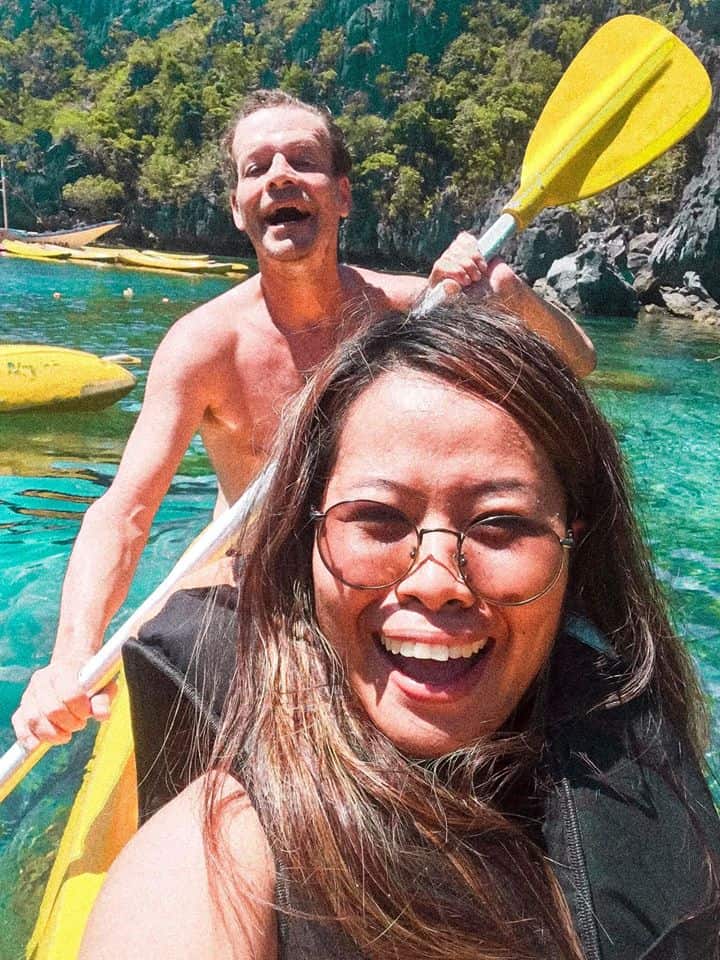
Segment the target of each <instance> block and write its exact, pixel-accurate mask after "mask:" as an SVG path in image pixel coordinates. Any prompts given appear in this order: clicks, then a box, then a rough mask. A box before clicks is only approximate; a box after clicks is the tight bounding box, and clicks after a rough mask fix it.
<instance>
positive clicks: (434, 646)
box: [380, 634, 485, 660]
mask: <svg viewBox="0 0 720 960" xmlns="http://www.w3.org/2000/svg"><path fill="white" fill-rule="evenodd" d="M380 643H381V644H382V645H383V647H385V649H386V650H387V651H388V653H395V654H400V656H401V657H414V658H415V659H416V660H459V659H460V658H461V657H474V656H475V654H476V653H478V652H479V651H480V650H482V648H483V647H484V646H485V641H484V640H479V641H477V642H476V643H466V644H461V645H457V646H452V647H449V646H445V645H444V644H442V643H420V642H418V641H414V640H391V639H390V638H389V637H384V636H383V635H382V634H380Z"/></svg>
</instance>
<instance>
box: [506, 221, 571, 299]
mask: <svg viewBox="0 0 720 960" xmlns="http://www.w3.org/2000/svg"><path fill="white" fill-rule="evenodd" d="M577 245H578V226H577V219H576V217H575V216H574V214H572V213H571V212H570V211H569V210H554V211H552V212H550V211H545V212H544V213H542V214H541V215H540V216H539V217H538V218H537V220H536V222H535V224H534V225H533V226H531V227H528V229H527V230H524V231H523V232H522V233H521V234H520V237H519V239H518V242H517V249H516V251H515V254H514V256H513V266H514V267H515V268H516V270H517V271H518V272H520V273H522V274H523V275H524V276H525V277H526V278H527V282H528V283H529V284H533V283H535V281H536V280H538V279H540V278H541V277H544V276H545V274H546V273H547V271H548V270H549V269H550V267H551V266H552V264H553V263H554V261H555V260H558V259H559V258H561V257H564V256H565V255H566V254H568V253H572V251H573V250H575V249H577Z"/></svg>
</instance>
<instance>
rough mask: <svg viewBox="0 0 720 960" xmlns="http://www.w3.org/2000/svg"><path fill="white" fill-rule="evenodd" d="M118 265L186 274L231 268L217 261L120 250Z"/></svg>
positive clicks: (224, 270) (222, 271)
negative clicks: (176, 271)
mask: <svg viewBox="0 0 720 960" xmlns="http://www.w3.org/2000/svg"><path fill="white" fill-rule="evenodd" d="M118 263H121V264H124V265H125V266H128V267H140V268H142V269H143V270H179V271H181V272H182V271H185V272H187V273H227V272H228V271H229V270H230V267H231V266H232V265H231V264H229V263H222V262H220V261H218V260H210V259H203V258H201V257H192V256H189V255H188V256H185V255H182V256H175V255H174V254H170V253H141V252H140V250H121V251H120V253H119V256H118Z"/></svg>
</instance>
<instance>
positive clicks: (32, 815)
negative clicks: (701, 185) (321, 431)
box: [0, 258, 720, 960]
mask: <svg viewBox="0 0 720 960" xmlns="http://www.w3.org/2000/svg"><path fill="white" fill-rule="evenodd" d="M227 285H228V284H227V281H224V280H221V279H195V278H189V277H173V276H168V275H165V274H152V273H143V272H139V271H130V270H120V269H116V268H110V267H97V266H77V265H73V264H68V263H63V264H46V265H45V264H42V263H32V262H30V261H19V260H13V259H10V258H0V342H7V341H18V342H20V341H34V342H46V343H52V344H56V345H60V346H73V347H80V348H82V349H87V350H91V351H93V352H96V353H99V354H109V353H118V352H127V353H132V354H135V355H136V356H139V357H140V358H141V359H142V360H143V367H142V368H141V369H140V370H139V373H138V375H139V384H138V386H137V387H136V389H135V390H134V391H133V392H132V393H130V394H129V395H128V396H127V397H126V398H124V399H123V400H122V401H120V403H119V404H117V405H115V406H114V407H112V408H110V409H109V410H106V411H102V412H99V413H92V414H75V415H69V414H65V415H62V416H60V415H53V416H47V415H43V416H29V415H22V416H20V415H17V416H14V417H8V416H4V417H2V418H0V749H5V748H6V747H7V746H9V745H10V743H11V742H12V738H11V735H10V733H9V720H10V715H11V714H12V711H13V710H14V708H15V706H16V704H17V701H18V700H19V697H20V693H21V691H22V688H23V685H24V684H25V682H26V681H27V679H28V676H29V674H30V673H31V671H32V670H33V669H34V668H35V667H37V666H39V665H41V664H43V663H44V662H45V661H46V659H47V657H48V655H49V652H50V649H51V646H52V641H53V635H54V630H55V625H56V622H57V611H58V604H59V597H60V587H61V581H62V576H63V573H64V569H65V565H66V562H67V557H68V555H69V552H70V549H71V547H72V542H73V539H74V537H75V535H76V533H77V530H78V526H79V521H80V518H81V515H82V512H83V510H84V509H85V507H86V505H87V504H88V503H89V502H91V501H92V500H93V499H95V498H96V497H97V496H99V495H100V494H101V493H102V492H103V490H104V489H105V488H106V487H107V486H108V484H109V483H110V482H111V481H112V478H113V476H114V473H115V470H116V467H117V463H118V460H119V458H120V455H121V453H122V448H123V443H124V441H125V439H126V437H127V434H128V432H129V430H130V428H131V426H132V423H133V422H134V419H135V417H136V415H137V411H138V409H139V406H140V401H141V399H142V388H143V384H144V379H145V375H146V373H147V367H148V364H149V361H150V358H151V357H152V354H153V351H154V349H155V347H156V346H157V343H158V342H159V340H160V339H161V337H162V336H163V334H164V333H165V331H166V330H167V329H168V327H169V326H170V324H171V323H172V322H173V321H174V320H175V319H176V318H177V317H179V316H181V315H182V314H183V313H185V312H187V311H188V310H189V309H191V308H192V307H193V306H195V305H196V304H198V303H200V302H202V301H204V300H207V299H209V298H211V297H213V296H215V295H217V294H218V293H220V292H222V291H223V290H225V289H227ZM128 286H130V287H132V288H133V291H134V296H133V298H132V299H125V298H124V297H123V296H122V291H123V290H124V289H125V288H127V287H128ZM55 291H57V292H59V293H60V294H61V297H60V299H53V297H52V294H53V292H55ZM163 298H167V302H165V303H164V302H163ZM587 327H588V329H589V332H590V334H591V336H592V337H593V339H594V340H595V342H596V345H597V347H598V354H599V358H600V370H599V375H598V376H597V377H596V378H595V385H594V386H593V391H594V393H595V395H596V397H597V399H598V401H599V402H600V404H601V405H602V407H603V408H604V409H605V411H606V413H607V414H608V415H609V417H610V418H611V420H612V421H613V423H614V424H615V425H616V427H617V429H618V431H619V434H620V437H621V440H622V443H623V446H624V448H625V450H626V452H627V454H628V456H629V458H630V461H631V463H632V468H633V473H634V476H635V478H636V486H637V491H638V498H639V505H640V510H641V513H642V516H643V518H644V521H645V525H646V528H647V531H648V536H649V539H650V542H651V543H652V546H653V550H654V556H655V561H656V564H657V569H658V573H659V575H660V577H661V578H662V580H663V582H664V583H665V584H666V586H667V588H668V590H669V591H670V593H671V595H672V598H673V602H674V609H675V612H676V616H677V620H678V624H679V628H680V630H681V632H682V633H683V635H685V636H686V637H687V638H688V642H689V643H690V645H691V648H692V651H693V653H694V655H695V657H696V659H697V661H698V663H699V665H700V669H701V671H702V675H703V679H704V682H705V686H706V689H707V690H708V692H709V694H710V696H711V697H712V698H713V699H714V700H715V701H717V702H720V652H719V650H718V639H720V486H719V485H718V483H717V461H718V442H717V429H718V424H720V387H719V385H718V378H719V376H720V330H719V331H715V332H713V331H712V330H710V329H705V330H700V329H694V328H688V327H687V326H686V325H685V324H680V323H670V322H664V323H660V322H659V321H655V322H646V323H642V324H637V323H634V322H633V323H631V322H627V321H618V320H594V321H592V322H588V323H587ZM713 358H716V359H713ZM213 497H214V482H213V479H212V475H211V473H210V469H209V465H208V462H207V460H206V458H205V455H204V453H203V451H202V448H201V447H200V445H199V443H197V442H194V443H193V445H192V447H191V449H190V450H189V452H188V454H187V456H186V457H185V459H184V460H183V463H182V465H181V468H180V471H179V473H178V476H177V477H176V479H175V481H174V482H173V485H172V487H171V489H170V491H169V493H168V496H167V497H166V499H165V502H164V504H163V506H162V509H161V511H160V513H159V515H158V517H157V520H156V523H155V525H154V527H153V534H152V537H151V540H150V543H149V545H148V548H147V550H146V552H145V555H144V557H143V560H142V562H141V565H140V568H139V570H138V574H137V576H136V578H135V582H134V584H133V587H132V590H131V593H130V596H129V598H128V602H127V603H126V605H125V607H124V608H123V611H121V613H120V614H119V616H118V618H116V621H115V623H116V625H117V624H118V623H119V622H121V620H122V617H123V615H126V614H127V613H129V612H130V610H132V609H133V608H134V607H135V606H137V604H138V603H139V602H140V601H141V600H142V599H143V598H144V597H145V596H146V595H147V593H148V592H149V591H150V590H151V589H152V588H153V587H154V586H155V585H156V584H157V583H159V582H160V581H161V580H162V579H163V577H164V576H165V574H166V573H167V572H168V571H169V569H170V567H171V566H172V564H173V562H174V561H175V559H176V558H177V557H178V556H179V554H180V553H181V552H182V550H183V548H184V546H185V545H187V543H188V541H189V540H190V539H191V538H192V537H193V536H194V535H195V533H197V532H198V531H199V530H200V529H201V528H202V527H203V526H204V524H205V523H206V522H207V520H208V517H209V513H210V510H211V506H212V502H213ZM713 736H714V740H713V748H712V751H711V761H712V762H713V763H714V762H716V761H717V758H718V757H719V756H720V728H719V727H718V721H717V718H716V721H715V729H714V734H713ZM91 737H92V731H87V732H86V733H85V734H83V735H82V736H81V737H77V738H75V740H74V741H73V743H72V744H71V745H70V747H64V748H60V749H57V750H54V751H52V752H51V754H49V755H48V756H47V757H46V758H45V759H44V760H43V761H42V763H41V764H40V765H39V766H38V768H36V770H35V771H34V772H33V773H32V774H31V775H30V777H28V779H27V780H26V781H25V782H24V783H23V784H21V786H20V787H19V788H18V789H17V790H16V791H15V792H14V793H13V794H12V795H11V796H10V797H9V798H8V799H7V800H6V801H5V803H4V804H3V806H2V808H0V831H1V832H0V918H1V919H0V958H2V960H6V958H7V960H15V958H19V957H21V956H22V951H23V944H24V942H25V940H26V938H27V935H28V932H29V930H30V929H31V926H32V919H33V916H34V914H35V911H36V910H37V905H38V900H39V896H40V893H41V891H42V885H43V880H44V877H45V875H46V871H47V867H48V864H49V861H50V856H51V853H52V850H53V848H54V846H55V844H56V843H57V839H58V837H59V835H60V832H61V830H62V825H63V818H64V815H65V813H66V811H67V808H68V805H69V803H70V800H71V797H72V795H73V793H74V791H75V789H76V788H77V784H78V781H79V777H80V775H81V772H82V769H83V766H84V763H85V759H86V757H87V753H88V750H89V748H90V745H91V744H90V742H91Z"/></svg>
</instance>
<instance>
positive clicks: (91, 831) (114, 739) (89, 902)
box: [25, 675, 138, 960]
mask: <svg viewBox="0 0 720 960" xmlns="http://www.w3.org/2000/svg"><path fill="white" fill-rule="evenodd" d="M137 824H138V810H137V783H136V779H135V762H134V754H133V742H132V732H131V727H130V707H129V701H128V695H127V687H126V686H125V683H124V679H123V677H122V675H121V676H120V683H119V686H118V694H117V697H116V699H115V702H114V703H113V710H112V714H111V716H110V719H109V720H107V721H106V722H105V723H104V724H103V725H102V727H101V728H100V732H99V733H98V737H97V740H96V742H95V749H94V751H93V755H92V758H91V760H90V762H89V763H88V765H87V767H86V770H85V777H84V779H83V782H82V785H81V787H80V789H79V791H78V793H77V796H76V798H75V802H74V804H73V807H72V810H71V811H70V817H69V819H68V822H67V826H66V827H65V832H64V834H63V837H62V840H61V842H60V847H59V848H58V853H57V856H56V858H55V863H54V864H53V868H52V871H51V873H50V879H49V880H48V883H47V886H46V888H45V895H44V897H43V900H42V904H41V906H40V911H39V913H38V918H37V922H36V924H35V930H34V931H33V934H32V937H31V938H30V941H29V943H28V945H27V948H26V953H25V956H26V958H27V960H76V957H77V954H78V951H79V949H80V942H81V940H82V935H83V931H84V930H85V925H86V923H87V919H88V916H89V914H90V910H91V909H92V906H93V903H94V902H95V898H96V897H97V895H98V891H99V890H100V887H101V886H102V883H103V881H104V879H105V875H106V873H107V871H108V870H109V868H110V865H111V864H112V862H113V860H114V859H115V857H116V856H117V855H118V853H119V852H120V851H121V850H122V848H123V847H124V845H125V844H126V843H127V841H128V840H129V839H130V837H131V836H132V835H133V834H134V833H135V831H136V830H137Z"/></svg>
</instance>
